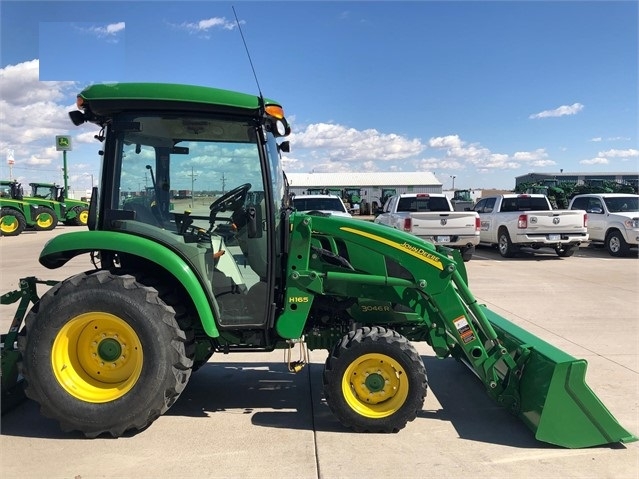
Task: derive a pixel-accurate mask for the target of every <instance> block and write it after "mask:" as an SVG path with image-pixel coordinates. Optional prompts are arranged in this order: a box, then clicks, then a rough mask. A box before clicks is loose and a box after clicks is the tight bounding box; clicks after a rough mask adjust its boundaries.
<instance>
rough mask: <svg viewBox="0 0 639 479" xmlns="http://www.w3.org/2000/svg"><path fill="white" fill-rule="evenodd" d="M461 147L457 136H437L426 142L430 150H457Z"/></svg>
mask: <svg viewBox="0 0 639 479" xmlns="http://www.w3.org/2000/svg"><path fill="white" fill-rule="evenodd" d="M461 145H462V141H461V140H460V139H459V135H448V136H437V137H433V138H431V139H430V140H428V146H430V147H431V148H455V147H457V148H459V147H461Z"/></svg>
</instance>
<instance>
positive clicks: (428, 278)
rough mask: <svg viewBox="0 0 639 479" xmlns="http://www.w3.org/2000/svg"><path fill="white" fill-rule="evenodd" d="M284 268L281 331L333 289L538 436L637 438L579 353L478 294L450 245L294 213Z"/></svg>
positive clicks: (296, 328) (291, 328)
mask: <svg viewBox="0 0 639 479" xmlns="http://www.w3.org/2000/svg"><path fill="white" fill-rule="evenodd" d="M286 275H287V288H286V301H285V305H284V312H283V314H282V315H281V316H280V318H279V319H278V323H277V324H276V327H277V330H278V333H279V334H280V335H281V336H283V337H285V338H299V337H300V336H302V335H304V334H306V335H312V334H313V330H312V329H311V328H309V326H308V324H306V321H307V318H308V317H309V315H311V314H312V311H313V307H314V303H316V302H321V301H323V300H324V298H326V297H331V298H334V299H335V300H336V301H342V302H343V303H345V304H347V305H349V306H348V312H349V313H350V316H351V319H352V320H354V321H355V322H358V323H365V324H366V323H367V322H368V323H369V324H377V325H382V326H386V327H390V328H393V329H396V330H398V331H401V332H402V334H404V335H406V336H407V337H408V338H409V339H410V340H412V341H420V340H422V341H426V342H427V343H428V344H429V345H430V346H431V347H432V348H433V350H434V352H435V354H436V355H437V357H439V358H444V357H446V356H453V357H455V358H456V359H458V360H460V361H461V362H463V363H465V364H466V365H467V366H468V367H469V368H470V369H471V370H472V371H473V372H474V373H475V375H476V376H477V377H478V378H479V379H480V380H481V381H482V382H483V384H484V386H485V387H486V390H487V392H488V394H489V395H490V396H491V397H493V399H495V400H496V401H497V403H498V404H500V405H502V406H504V407H506V408H507V409H509V410H510V411H511V412H512V413H513V414H515V415H517V416H518V417H520V419H522V420H523V422H524V423H525V424H526V425H527V426H528V427H529V428H530V429H532V430H533V431H534V432H535V434H536V437H537V439H539V440H542V441H546V442H550V443H553V444H558V445H562V446H565V447H587V446H592V445H598V444H608V443H613V442H619V441H622V442H631V441H634V440H637V438H636V437H634V436H633V435H632V434H631V433H629V432H628V431H626V430H625V429H624V428H623V427H621V426H620V425H619V424H618V422H617V421H616V420H615V418H614V417H613V416H612V414H611V413H610V412H609V411H608V410H607V409H606V408H605V406H604V405H603V404H602V403H601V401H600V400H599V399H598V398H597V396H596V395H595V394H594V393H593V392H592V390H590V388H589V387H588V386H587V385H586V383H585V371H586V361H584V360H577V359H575V358H573V357H572V356H570V355H569V354H567V353H565V352H563V351H561V350H559V349H557V348H555V347H554V346H552V345H550V344H548V343H546V342H545V341H543V340H542V339H540V338H538V337H536V336H534V335H532V334H530V333H528V332H526V331H525V330H523V329H521V328H519V327H518V326H516V325H515V324H513V323H511V322H510V321H508V320H506V319H505V318H502V317H500V316H499V315H497V314H496V313H494V312H493V311H490V310H489V309H488V308H486V307H485V306H484V305H480V304H479V303H478V302H477V300H476V299H475V297H474V296H473V294H472V292H471V291H470V289H469V288H468V284H467V279H466V272H465V269H464V264H463V261H462V259H461V256H460V255H459V253H457V252H453V251H452V250H450V249H448V248H442V247H435V246H434V245H432V244H430V243H428V242H425V241H422V240H420V239H419V238H417V237H415V236H413V235H410V234H408V233H404V232H402V231H399V230H392V229H390V228H385V227H383V226H379V225H376V224H374V223H369V222H364V221H353V220H350V219H340V218H336V217H323V216H308V215H300V214H294V215H292V216H291V241H290V250H289V254H288V265H287V270H286ZM366 311H369V312H372V313H373V314H371V315H370V317H369V313H366Z"/></svg>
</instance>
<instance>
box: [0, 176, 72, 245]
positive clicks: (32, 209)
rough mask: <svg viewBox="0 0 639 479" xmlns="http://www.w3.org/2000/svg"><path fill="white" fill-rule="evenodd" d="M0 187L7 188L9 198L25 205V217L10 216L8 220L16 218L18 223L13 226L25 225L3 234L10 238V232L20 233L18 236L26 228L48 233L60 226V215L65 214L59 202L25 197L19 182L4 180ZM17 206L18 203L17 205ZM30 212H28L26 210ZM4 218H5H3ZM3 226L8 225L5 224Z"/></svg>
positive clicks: (0, 182)
mask: <svg viewBox="0 0 639 479" xmlns="http://www.w3.org/2000/svg"><path fill="white" fill-rule="evenodd" d="M0 186H1V187H3V188H5V189H6V191H7V192H8V195H9V197H10V198H11V199H12V200H14V201H16V202H19V203H22V204H23V205H26V206H25V207H23V208H22V209H21V211H20V214H21V215H22V216H23V217H24V221H23V218H20V215H18V216H17V217H16V216H15V215H10V216H9V217H8V218H11V221H13V219H12V218H14V217H15V218H16V223H11V224H12V225H14V224H15V225H16V226H19V225H20V224H24V226H22V228H21V229H20V228H18V229H14V228H13V227H12V226H10V227H7V230H6V231H5V228H3V233H4V234H5V235H6V236H10V234H7V233H9V230H11V232H12V233H15V232H16V231H18V233H17V234H20V232H22V230H24V228H25V227H29V228H33V229H35V230H37V231H48V230H52V229H54V228H55V227H56V226H57V225H58V219H59V218H60V215H61V214H63V213H64V206H61V205H60V203H58V202H57V201H50V200H47V199H44V198H32V197H29V196H24V190H23V188H22V184H21V183H19V182H18V181H17V180H12V181H8V180H2V181H0ZM15 204H17V203H15ZM27 209H28V210H29V212H27V211H26V210H27ZM3 217H4V216H3ZM3 224H6V223H4V222H3Z"/></svg>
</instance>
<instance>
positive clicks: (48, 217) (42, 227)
mask: <svg viewBox="0 0 639 479" xmlns="http://www.w3.org/2000/svg"><path fill="white" fill-rule="evenodd" d="M57 225H58V215H56V214H55V211H53V210H52V209H51V208H49V207H48V206H40V207H38V214H37V216H36V218H35V229H36V230H37V231H49V230H52V229H53V228H55V227H56V226H57Z"/></svg>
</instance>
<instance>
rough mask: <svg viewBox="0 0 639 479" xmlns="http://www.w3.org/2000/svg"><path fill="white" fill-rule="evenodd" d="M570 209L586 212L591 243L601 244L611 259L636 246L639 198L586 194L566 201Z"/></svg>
mask: <svg viewBox="0 0 639 479" xmlns="http://www.w3.org/2000/svg"><path fill="white" fill-rule="evenodd" d="M568 208H570V209H571V210H575V209H576V210H586V212H587V213H588V236H589V239H590V241H591V243H599V244H601V243H603V244H604V245H605V246H606V249H607V250H608V253H610V255H611V256H626V255H628V254H630V248H637V244H638V243H639V195H633V194H626V193H589V194H584V195H577V196H575V197H574V198H573V199H572V200H570V205H569V206H568Z"/></svg>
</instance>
